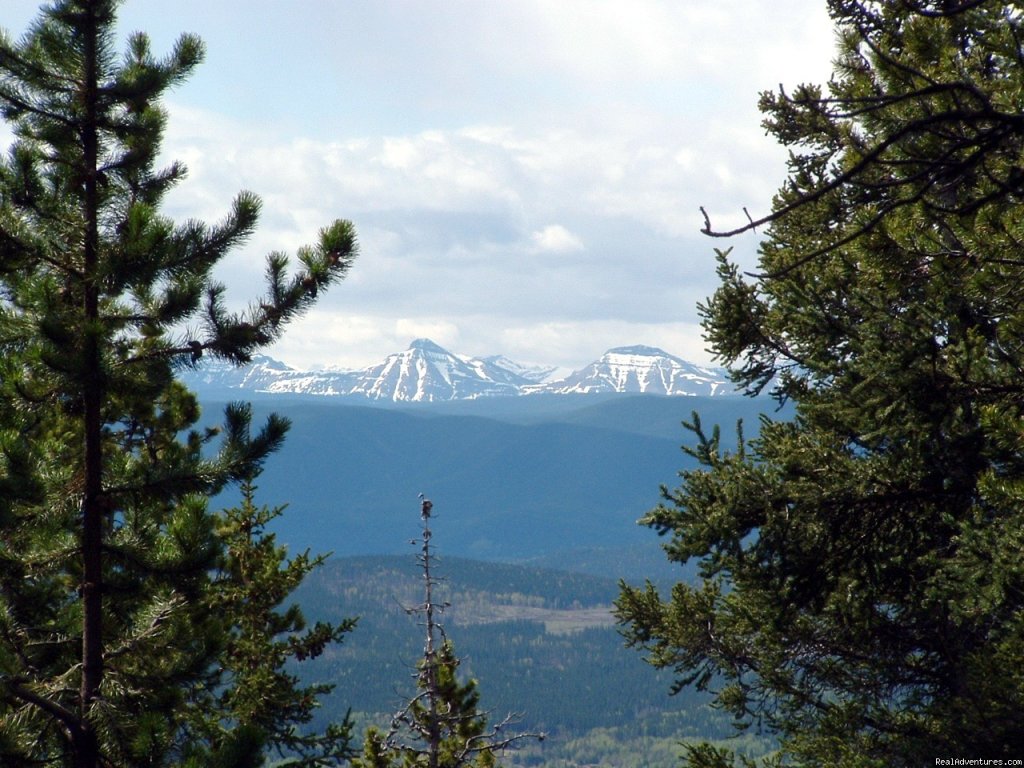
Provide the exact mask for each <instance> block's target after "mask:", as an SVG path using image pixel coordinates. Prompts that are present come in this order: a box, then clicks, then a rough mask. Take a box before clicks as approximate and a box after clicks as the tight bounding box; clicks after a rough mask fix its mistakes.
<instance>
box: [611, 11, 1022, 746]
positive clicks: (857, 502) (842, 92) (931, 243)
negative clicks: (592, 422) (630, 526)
mask: <svg viewBox="0 0 1024 768" xmlns="http://www.w3.org/2000/svg"><path fill="white" fill-rule="evenodd" d="M829 7H830V10H831V12H832V16H833V18H834V20H835V22H836V25H837V30H838V35H839V38H838V39H839V53H838V58H837V61H836V76H835V78H834V80H833V81H832V82H830V83H829V84H828V86H827V88H826V89H825V90H822V89H821V88H818V87H816V86H801V87H800V88H798V89H796V90H795V91H794V92H793V94H792V95H787V94H786V93H785V92H781V91H780V92H779V93H775V94H766V95H765V96H764V97H763V98H762V102H761V105H762V109H763V110H764V112H765V115H766V120H765V126H766V127H767V128H768V130H769V131H770V132H771V133H772V134H773V135H774V136H775V137H776V138H777V139H778V140H779V142H780V143H782V144H783V145H785V146H787V147H789V148H790V149H791V156H790V161H789V168H790V172H789V177H788V179H787V181H786V183H785V185H784V186H783V187H782V189H781V190H780V191H779V193H778V195H777V197H776V199H775V203H774V208H773V212H772V214H771V215H769V216H767V217H765V218H763V219H761V220H758V221H754V222H752V223H751V225H750V226H748V227H745V228H744V229H750V228H752V227H753V226H754V225H758V226H762V225H766V226H767V227H768V229H767V232H766V233H765V235H764V240H763V242H762V244H761V250H760V268H759V270H758V273H757V274H754V275H743V274H741V273H740V271H739V269H738V268H737V266H736V265H735V264H733V263H731V262H730V260H729V258H728V252H722V251H719V254H718V262H719V276H720V279H721V285H720V288H719V289H718V291H717V292H716V293H715V295H714V296H713V297H712V298H711V299H710V300H709V301H708V302H707V303H706V304H705V305H704V306H702V307H701V311H702V313H703V316H704V326H705V330H706V334H707V338H708V340H709V341H710V343H711V344H712V346H713V348H714V350H715V351H716V352H717V354H718V355H719V357H720V358H721V359H722V360H724V361H725V362H726V363H727V364H728V365H729V366H730V367H731V370H732V373H733V376H734V379H735V380H736V381H737V382H738V383H739V384H740V385H742V386H745V387H747V388H748V389H749V390H750V391H753V392H758V391H761V390H763V389H765V388H772V389H773V391H774V393H775V395H776V397H778V398H779V399H780V400H783V401H786V400H788V401H791V402H792V403H794V404H795V406H796V416H795V418H794V419H793V420H792V421H791V422H776V421H771V420H765V421H764V423H763V424H762V426H761V430H760V434H759V437H758V438H757V439H756V440H751V441H743V440H742V439H741V443H740V448H739V450H737V451H733V452H728V451H725V450H723V449H722V447H721V446H720V444H719V440H718V435H717V432H716V431H712V432H708V431H706V430H704V429H703V427H702V426H701V424H700V422H699V419H697V418H696V417H695V418H694V420H693V422H692V423H691V424H690V427H691V429H692V431H693V433H694V435H695V438H696V445H695V446H694V447H693V448H691V449H690V450H691V451H692V453H693V455H694V456H695V457H696V458H697V459H699V461H700V463H701V467H700V468H699V469H696V470H692V471H687V472H683V473H681V474H682V484H681V485H680V487H679V488H676V489H674V490H666V492H665V502H664V503H663V504H662V505H661V506H659V507H658V508H657V509H655V510H653V511H652V512H651V513H649V514H648V515H647V517H646V518H645V520H644V522H646V524H648V525H649V526H651V527H652V528H654V529H656V530H657V531H658V532H659V533H662V534H668V535H669V536H670V540H669V541H668V543H667V544H666V545H665V549H666V551H667V553H668V556H669V558H670V559H672V560H676V561H679V562H686V561H688V560H691V559H694V560H696V561H698V562H699V563H700V567H701V574H702V582H701V583H700V584H699V585H697V586H694V587H689V586H686V585H682V584H680V585H677V586H676V587H675V588H674V589H673V590H672V593H671V595H667V596H662V595H659V594H658V593H657V591H656V590H655V589H654V588H653V587H648V588H640V589H637V588H629V587H625V586H624V587H623V588H622V591H621V594H620V598H619V600H618V612H619V617H620V618H621V620H622V621H623V622H624V624H625V630H624V631H625V632H626V634H627V638H628V640H629V641H630V642H631V643H632V644H633V645H636V646H639V647H642V648H645V649H647V651H648V652H649V654H650V656H649V658H650V660H651V661H652V663H654V664H656V665H658V666H661V667H667V668H670V669H674V670H675V671H676V672H677V673H678V680H679V683H678V684H679V685H680V686H685V685H697V686H699V687H703V688H710V689H713V690H715V691H716V692H717V700H718V703H719V704H720V706H722V707H724V708H725V709H726V710H727V711H729V712H731V713H732V714H733V715H734V716H735V718H736V719H737V722H738V723H739V724H741V725H750V724H755V725H757V726H759V727H762V728H765V729H767V730H769V731H771V732H775V733H777V734H778V736H779V737H780V739H781V742H782V746H783V752H782V755H783V756H784V757H785V759H786V760H787V761H790V762H789V763H787V764H790V763H791V764H794V765H808V766H810V765H822V766H883V765H884V766H911V765H920V764H921V762H922V760H933V759H934V758H936V757H948V756H971V757H978V758H980V757H995V758H1005V757H1008V756H1010V755H1019V754H1022V753H1024V714H1022V713H1024V676H1022V674H1021V670H1022V669H1024V664H1022V662H1024V547H1022V544H1024V515H1022V514H1021V507H1022V501H1024V495H1022V491H1024V461H1022V446H1024V385H1022V382H1024V377H1022V373H1024V346H1022V343H1021V339H1022V338H1024V333H1022V332H1024V327H1022V323H1024V312H1022V306H1024V206H1022V199H1021V198H1022V193H1024V174H1022V173H1021V166H1020V158H1021V157H1022V155H1024V121H1022V118H1021V116H1020V104H1021V93H1022V92H1024V47H1022V41H1024V9H1022V8H1021V7H1020V6H1019V5H1018V4H1016V3H1000V2H985V1H984V0H982V1H980V2H979V1H977V0H972V1H971V2H950V1H949V0H945V1H943V2H930V1H927V0H926V1H923V2H913V3H912V2H884V3H883V2H860V1H855V0H833V1H832V2H830V3H829ZM706 231H708V232H709V233H710V234H732V233H716V232H714V230H713V227H712V226H711V223H710V221H708V222H707V227H706ZM689 759H690V762H691V765H697V766H720V765H727V764H730V758H729V756H727V755H725V754H723V753H720V752H719V751H717V750H713V749H709V748H700V749H698V748H694V749H692V750H690V755H689Z"/></svg>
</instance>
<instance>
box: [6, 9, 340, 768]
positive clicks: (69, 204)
mask: <svg viewBox="0 0 1024 768" xmlns="http://www.w3.org/2000/svg"><path fill="white" fill-rule="evenodd" d="M117 5H118V3H117V2H115V1H114V0H57V1H56V2H53V3H51V4H50V5H48V6H47V7H46V8H44V10H43V12H42V14H41V16H40V18H39V19H38V21H36V22H35V23H34V24H33V26H32V27H31V28H30V30H29V31H28V32H27V33H26V34H25V35H24V37H22V38H21V39H20V40H18V41H14V40H12V39H11V38H9V37H8V36H6V35H4V36H3V37H0V110H2V114H3V117H4V118H5V119H6V120H8V121H9V122H11V124H12V125H13V128H14V131H15V135H16V141H15V143H14V145H13V146H12V147H11V148H10V149H9V151H8V152H7V154H6V155H5V156H4V157H3V159H2V160H0V604H2V605H0V762H3V763H4V764H10V765H22V764H24V765H35V764H40V765H73V766H81V767H82V768H95V766H99V765H125V766H127V765H140V766H141V765H146V766H157V765H166V764H170V763H172V762H174V761H175V760H178V759H179V758H180V759H184V757H183V756H184V755H185V753H186V752H187V748H186V744H185V743H184V742H183V738H184V736H183V734H185V733H186V732H187V729H186V728H185V726H186V724H187V722H188V719H189V707H190V704H191V703H192V702H194V701H195V699H196V692H197V691H202V690H204V689H205V688H206V687H207V686H209V685H210V684H211V683H212V682H213V681H214V680H215V679H216V660H217V658H218V656H219V654H220V653H221V652H222V650H223V644H224V642H225V638H224V633H223V622H222V617H220V616H217V615H214V613H213V612H212V610H211V605H210V603H209V601H208V600H207V599H206V595H207V593H208V590H209V587H210V585H209V575H208V574H209V572H210V569H211V568H212V567H213V566H214V565H215V564H216V563H217V561H218V558H219V557H220V556H221V552H222V548H223V544H222V540H221V538H220V536H219V534H218V531H217V530H216V525H215V523H216V518H215V516H214V515H212V514H211V513H209V512H208V510H207V499H208V498H209V497H210V496H211V495H213V494H215V493H217V492H218V491H220V490H221V489H222V488H223V487H225V485H226V484H228V483H231V482H237V481H240V480H242V479H244V478H247V477H251V476H253V473H254V472H255V471H256V470H257V468H258V467H259V465H260V463H261V462H262V461H263V460H264V459H265V457H266V456H267V455H268V454H269V453H270V452H272V451H273V450H274V449H275V448H277V447H278V446H279V445H280V444H281V441H282V439H283V437H284V434H285V431H286V429H287V422H286V421H285V420H283V419H280V418H270V419H269V420H268V421H267V423H266V424H265V425H264V426H263V427H262V428H261V429H259V430H256V431H255V432H254V431H253V430H252V428H251V424H250V418H249V414H248V412H247V411H246V410H245V409H244V408H241V407H238V406H232V407H230V408H228V409H227V411H226V413H225V416H224V418H225V423H224V426H223V428H222V429H221V430H209V429H207V430H203V429H198V428H196V426H195V425H196V422H197V420H198V418H199V408H198V405H197V402H196V400H195V398H194V397H193V396H192V395H191V394H190V393H189V392H188V391H186V389H185V388H184V387H182V386H181V385H180V384H179V383H178V382H177V381H176V380H175V372H176V370H179V369H180V368H181V367H182V366H189V365H194V364H196V363H197V362H198V361H199V360H200V359H201V358H202V357H203V356H205V355H213V356H215V357H219V358H222V359H226V360H230V361H235V362H242V361H245V360H247V359H249V357H250V356H251V355H252V354H253V352H255V351H256V350H258V349H260V348H261V347H263V346H265V345H267V344H269V343H270V342H272V341H274V340H275V339H276V338H277V337H278V336H279V335H280V333H281V331H282V330H283V328H284V326H285V324H286V323H287V322H288V320H290V319H291V318H293V317H295V316H296V315H297V314H298V313H300V312H302V311H303V310H304V309H306V308H307V307H308V306H309V305H310V304H311V302H312V301H313V300H314V299H315V297H316V295H317V292H318V291H319V290H322V289H324V288H326V287H327V286H329V285H330V284H332V283H334V282H336V281H337V280H339V279H340V278H341V277H342V276H343V275H344V274H345V272H346V271H347V270H348V268H349V266H350V264H351V263H352V260H353V258H354V256H355V252H356V242H355V232H354V229H353V227H352V225H351V224H350V223H349V222H346V221H336V222H335V223H333V224H331V225H330V226H328V227H326V228H324V229H323V230H322V231H321V233H320V237H319V240H318V242H317V243H316V244H315V245H313V246H310V247H306V248H303V249H301V250H300V251H299V253H298V260H299V262H300V265H299V267H298V270H297V271H296V272H295V273H291V272H290V271H289V269H288V260H287V258H286V257H285V256H283V255H282V254H273V255H271V256H270V258H269V260H268V269H267V278H268V286H267V292H266V295H265V296H264V297H262V298H260V299H259V300H257V301H254V302H253V303H252V304H251V305H250V307H249V308H248V309H247V310H244V311H242V312H233V311H229V310H228V308H227V299H226V289H225V287H224V286H223V285H221V284H219V283H217V282H216V281H215V280H214V279H213V278H212V270H213V268H214V266H215V265H216V264H217V263H218V261H219V260H220V259H221V258H222V257H223V256H224V255H225V254H226V253H227V252H228V251H229V250H231V249H232V248H236V247H238V246H240V245H241V244H243V243H244V242H245V240H246V238H247V237H248V236H249V235H250V234H251V233H252V231H253V229H254V227H255V225H256V221H257V218H258V214H259V210H260V201H259V199H258V198H256V197H255V196H254V195H253V194H251V193H248V192H243V193H241V194H239V195H238V197H237V198H236V200H235V201H234V203H233V205H232V206H231V208H230V210H229V212H228V214H227V215H226V216H225V218H224V219H223V220H222V221H221V222H219V223H217V224H214V225H208V224H204V223H202V222H198V221H188V222H185V223H183V224H175V223H174V222H172V221H170V220H169V219H167V218H166V217H165V216H163V215H161V214H160V212H159V209H160V204H161V201H162V199H163V197H164V195H165V194H166V193H167V192H168V191H169V190H170V189H171V188H172V187H173V186H174V185H175V184H176V183H177V182H179V181H181V180H182V179H183V178H184V176H185V168H184V167H183V166H182V165H180V164H177V163H175V164H172V165H170V166H169V167H167V168H157V167H156V157H157V153H158V150H159V147H160V141H161V137H162V133H163V128H164V123H165V113H164V111H163V109H162V107H161V106H160V98H161V96H162V94H163V93H164V92H165V91H166V90H167V89H168V88H170V87H173V86H175V85H177V84H179V83H180V82H182V81H183V80H184V79H185V78H186V77H187V76H188V75H189V74H190V73H191V72H192V71H193V70H194V69H195V67H196V66H197V64H198V63H199V62H200V61H201V59H202V56H203V46H202V44H201V42H200V41H199V40H198V39H197V38H195V37H193V36H190V35H185V36H182V37H181V38H180V40H179V41H178V43H177V44H176V45H175V46H174V48H173V50H172V51H171V53H170V54H169V55H167V56H166V57H163V58H158V57H156V56H154V54H153V53H152V51H151V50H150V46H149V42H148V39H147V38H146V36H145V35H144V34H135V35H133V36H132V37H131V38H130V39H129V40H128V43H127V49H126V51H125V52H124V54H123V55H122V56H120V57H119V56H117V55H116V54H115V51H114V48H115V30H114V22H115V12H116V8H117ZM218 446H219V447H218ZM243 736H244V734H243V733H242V732H241V731H239V733H238V734H236V737H235V739H234V741H233V744H232V746H231V748H230V750H228V749H225V750H224V751H222V752H221V753H220V755H219V756H213V757H210V760H209V764H220V765H225V766H227V765H230V764H234V763H237V764H240V765H241V764H253V763H252V760H254V759H255V758H254V757H253V755H254V754H256V752H257V749H258V743H259V741H260V738H261V736H260V735H259V734H256V733H255V732H252V733H249V735H248V736H247V737H245V738H243ZM229 751H230V752H232V753H233V754H235V755H236V756H237V759H233V758H230V759H229V756H228V752H229ZM247 761H248V762H247Z"/></svg>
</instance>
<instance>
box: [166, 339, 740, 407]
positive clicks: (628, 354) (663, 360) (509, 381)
mask: <svg viewBox="0 0 1024 768" xmlns="http://www.w3.org/2000/svg"><path fill="white" fill-rule="evenodd" d="M557 370H558V369H554V368H541V367H529V366H522V365H519V364H518V363H515V362H513V361H511V360H509V359H508V358H505V357H502V356H501V355H494V356H490V357H485V358H478V357H467V356H464V355H457V354H454V353H452V352H449V351H448V350H446V349H444V348H442V347H440V346H438V345H437V344H435V343H434V342H432V341H430V340H429V339H417V340H416V341H414V342H412V344H410V345H409V348H408V349H407V350H405V351H404V352H398V353H396V354H393V355H388V356H387V358H385V360H384V361H383V362H382V363H380V364H378V365H374V366H370V367H369V368H364V369H363V370H359V371H349V370H337V369H325V370H318V371H301V370H296V369H294V368H290V367H288V366H287V365H285V364H283V363H280V362H278V361H276V360H273V359H271V358H269V357H262V356H261V357H256V358H254V359H253V361H252V362H251V363H250V364H249V365H246V366H242V367H240V368H236V367H234V366H231V365H229V364H226V363H219V362H216V361H212V362H209V363H206V364H204V365H203V367H201V368H200V369H198V370H196V371H188V372H186V373H185V375H184V376H183V379H184V382H185V384H186V385H188V386H190V387H191V388H193V389H195V390H196V391H198V392H199V393H201V394H202V393H204V392H206V393H211V392H214V391H216V392H220V393H221V394H223V393H224V391H225V390H243V391H249V392H261V393H292V394H304V395H325V396H331V395H333V396H342V395H347V396H352V397H365V398H368V399H371V400H390V401H395V402H433V401H440V400H468V399H474V398H478V397H499V396H513V395H534V394H543V393H547V394H586V393H597V392H635V393H649V394H659V395H725V394H732V393H733V388H732V386H731V385H730V384H729V382H728V380H727V378H726V376H725V374H724V372H723V371H720V370H716V369H712V368H703V367H701V366H697V365H693V364H692V363H688V362H686V361H685V360H682V359H680V358H678V357H674V356H672V355H670V354H668V353H667V352H664V351H663V350H660V349H656V348H654V347H643V346H636V347H619V348H617V349H611V350H609V351H608V352H606V353H605V354H604V355H603V356H602V357H601V359H600V360H596V361H595V362H593V363H591V364H590V365H588V366H586V367H585V368H583V369H581V370H579V371H575V372H574V373H572V374H570V375H569V376H566V377H564V378H561V379H558V380H556V381H550V380H548V379H549V378H550V377H552V375H553V374H554V373H555V372H556V371H557Z"/></svg>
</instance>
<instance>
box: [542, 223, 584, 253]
mask: <svg viewBox="0 0 1024 768" xmlns="http://www.w3.org/2000/svg"><path fill="white" fill-rule="evenodd" d="M530 240H531V241H532V242H533V246H534V248H535V249H536V250H537V251H540V252H542V253H570V252H572V251H582V250H583V241H582V240H580V238H579V237H577V236H576V235H574V234H573V233H572V232H570V231H569V230H568V229H566V228H565V227H563V226H562V225H561V224H548V225H547V226H546V227H544V228H543V229H540V230H537V231H536V232H533V233H532V234H531V235H530Z"/></svg>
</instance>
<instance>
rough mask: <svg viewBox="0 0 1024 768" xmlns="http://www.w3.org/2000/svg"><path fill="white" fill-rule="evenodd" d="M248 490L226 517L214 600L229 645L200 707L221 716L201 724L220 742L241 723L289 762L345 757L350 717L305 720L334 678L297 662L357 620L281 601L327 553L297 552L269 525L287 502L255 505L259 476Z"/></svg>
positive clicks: (297, 766) (309, 766) (300, 767)
mask: <svg viewBox="0 0 1024 768" xmlns="http://www.w3.org/2000/svg"><path fill="white" fill-rule="evenodd" d="M241 493H242V501H241V504H240V505H239V506H237V507H232V508H230V509H227V510H225V511H224V512H223V513H222V514H221V515H220V516H219V519H218V525H217V529H218V530H217V532H218V536H219V538H220V540H221V541H223V542H224V552H223V554H222V556H221V561H220V563H219V564H218V567H217V571H216V573H217V575H216V577H215V579H214V582H213V585H212V588H211V590H210V592H209V597H208V601H209V604H210V607H211V608H212V610H213V612H214V613H215V614H216V615H219V616H222V617H224V620H225V622H226V623H227V624H228V625H229V626H228V628H227V634H228V639H227V643H226V644H225V646H224V648H223V650H222V652H221V661H220V670H221V671H222V673H223V678H222V679H221V681H220V682H221V685H219V686H217V688H216V690H215V691H214V692H211V693H212V696H213V700H212V701H208V702H205V703H206V704H207V706H203V707H202V708H201V710H200V713H199V714H200V715H201V716H202V715H203V714H205V713H208V712H212V713H214V717H212V718H209V717H207V718H203V719H204V722H202V723H201V726H200V728H199V729H198V732H199V733H201V734H202V735H203V736H204V738H203V741H204V742H208V743H211V744H213V745H214V747H216V746H218V745H220V744H222V743H224V742H225V741H226V740H229V739H230V738H231V737H232V735H233V734H234V733H235V732H236V731H237V729H238V728H249V729H252V730H253V731H255V732H257V733H258V734H260V738H261V741H262V743H264V744H265V745H266V746H267V747H268V748H272V749H274V750H275V751H276V752H277V753H278V755H279V756H280V757H281V758H284V759H285V762H284V763H283V765H287V766H293V767H294V768H316V766H323V765H337V764H339V763H340V762H341V761H342V760H345V759H347V758H349V757H351V756H352V752H351V748H350V742H351V723H350V722H349V721H348V719H347V718H346V719H345V720H343V721H342V722H339V723H332V724H330V725H328V726H327V728H326V729H325V730H324V732H322V733H310V732H304V731H303V730H302V727H303V726H305V725H307V724H308V723H309V722H310V721H311V720H312V719H313V713H314V710H315V709H316V708H317V704H318V699H319V697H320V696H321V695H324V694H327V693H330V691H332V690H333V688H334V686H333V685H328V684H315V685H305V686H304V685H301V683H300V681H299V678H298V676H297V674H296V672H295V671H294V665H295V664H297V663H302V662H305V661H308V660H311V659H315V658H317V657H318V656H320V655H321V654H322V653H323V652H324V650H325V649H326V648H327V647H328V646H330V645H333V644H337V643H340V642H341V641H342V640H343V638H344V636H345V635H346V634H347V633H348V632H350V631H351V630H352V629H353V628H354V627H355V621H354V620H346V621H342V622H341V623H339V624H337V625H334V624H330V623H328V622H320V621H318V622H317V623H316V624H315V625H313V626H312V627H307V625H306V620H305V617H304V616H303V613H302V609H301V608H300V607H299V605H298V604H292V605H290V606H288V607H287V608H286V609H284V610H283V611H282V610H280V608H281V605H282V603H284V602H285V601H286V600H287V599H288V598H289V597H290V596H291V594H292V593H293V592H294V591H295V589H296V588H297V587H298V586H299V584H301V583H302V581H303V579H304V578H305V577H306V576H307V574H309V573H310V572H311V571H313V570H315V569H316V568H318V567H320V565H322V564H323V562H324V560H325V559H326V555H317V556H312V555H311V554H310V552H309V550H306V551H305V552H301V553H299V554H297V555H296V556H294V557H291V558H289V557H288V553H287V549H286V548H285V547H284V546H282V545H280V544H278V543H277V539H276V536H275V535H274V534H273V533H270V532H268V531H267V525H268V524H269V523H270V522H271V521H273V520H274V519H276V518H278V517H280V516H281V515H282V514H283V513H284V507H274V508H269V507H266V506H257V504H256V502H255V494H256V486H255V485H254V482H253V479H246V480H245V481H244V482H243V483H242V486H241Z"/></svg>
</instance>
